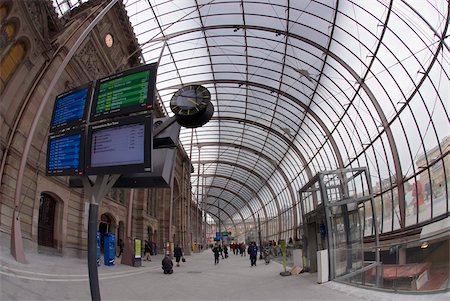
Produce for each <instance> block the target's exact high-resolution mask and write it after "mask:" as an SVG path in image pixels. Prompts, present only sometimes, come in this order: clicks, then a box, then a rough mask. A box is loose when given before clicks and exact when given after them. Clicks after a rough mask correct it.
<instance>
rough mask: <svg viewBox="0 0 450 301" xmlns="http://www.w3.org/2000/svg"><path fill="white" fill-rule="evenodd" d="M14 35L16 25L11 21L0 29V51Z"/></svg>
mask: <svg viewBox="0 0 450 301" xmlns="http://www.w3.org/2000/svg"><path fill="white" fill-rule="evenodd" d="M15 35H16V26H15V25H14V24H13V23H6V24H5V25H4V26H2V29H1V30H0V51H2V50H3V49H4V48H6V46H7V45H8V44H9V43H10V42H11V41H12V39H13V38H14V36H15Z"/></svg>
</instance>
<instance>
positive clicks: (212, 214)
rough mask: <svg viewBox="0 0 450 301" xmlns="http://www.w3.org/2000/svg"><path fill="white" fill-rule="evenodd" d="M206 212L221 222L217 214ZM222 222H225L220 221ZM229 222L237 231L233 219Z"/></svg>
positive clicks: (235, 230)
mask: <svg viewBox="0 0 450 301" xmlns="http://www.w3.org/2000/svg"><path fill="white" fill-rule="evenodd" d="M208 214H209V215H211V216H214V217H215V218H216V219H217V220H218V221H221V222H222V220H221V219H219V217H218V216H217V215H215V214H214V213H210V212H208ZM222 223H223V224H225V223H224V222H222ZM231 223H232V224H233V228H234V232H236V233H237V228H236V224H235V223H234V221H233V220H231Z"/></svg>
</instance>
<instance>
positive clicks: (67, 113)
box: [50, 84, 91, 132]
mask: <svg viewBox="0 0 450 301" xmlns="http://www.w3.org/2000/svg"><path fill="white" fill-rule="evenodd" d="M90 89H91V85H90V84H88V85H84V86H82V87H79V88H77V89H74V90H72V91H69V92H66V93H64V94H61V95H59V96H58V97H57V98H56V101H55V105H54V108H53V117H52V122H51V126H50V131H51V132H52V131H54V130H56V129H60V128H65V127H70V126H73V125H76V124H82V123H84V122H85V120H86V113H87V107H88V103H89V102H88V98H89V96H90Z"/></svg>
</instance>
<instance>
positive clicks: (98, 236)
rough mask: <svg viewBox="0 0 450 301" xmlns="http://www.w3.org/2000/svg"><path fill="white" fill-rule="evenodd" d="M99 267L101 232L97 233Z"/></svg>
mask: <svg viewBox="0 0 450 301" xmlns="http://www.w3.org/2000/svg"><path fill="white" fill-rule="evenodd" d="M97 266H100V232H98V231H97Z"/></svg>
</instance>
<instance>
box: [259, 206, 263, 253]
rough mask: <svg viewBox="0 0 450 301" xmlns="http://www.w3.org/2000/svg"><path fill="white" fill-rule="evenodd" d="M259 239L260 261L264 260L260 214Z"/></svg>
mask: <svg viewBox="0 0 450 301" xmlns="http://www.w3.org/2000/svg"><path fill="white" fill-rule="evenodd" d="M258 237H259V259H260V260H261V259H263V255H262V242H261V221H260V219H259V213H258Z"/></svg>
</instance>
